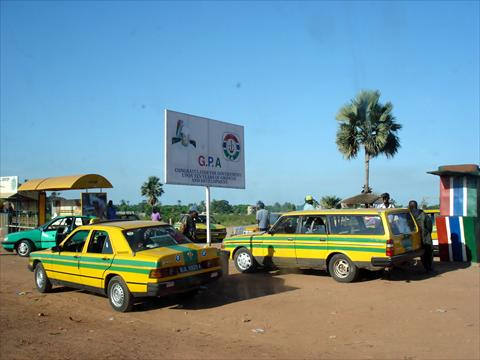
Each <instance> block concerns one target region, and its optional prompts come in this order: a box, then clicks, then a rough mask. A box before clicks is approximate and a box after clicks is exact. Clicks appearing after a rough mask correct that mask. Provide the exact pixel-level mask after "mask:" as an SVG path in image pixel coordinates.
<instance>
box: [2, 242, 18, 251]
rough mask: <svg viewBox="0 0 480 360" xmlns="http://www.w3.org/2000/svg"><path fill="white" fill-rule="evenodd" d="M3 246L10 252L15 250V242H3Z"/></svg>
mask: <svg viewBox="0 0 480 360" xmlns="http://www.w3.org/2000/svg"><path fill="white" fill-rule="evenodd" d="M2 247H3V249H4V250H5V251H8V252H13V250H15V244H13V243H2Z"/></svg>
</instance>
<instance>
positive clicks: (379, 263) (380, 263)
mask: <svg viewBox="0 0 480 360" xmlns="http://www.w3.org/2000/svg"><path fill="white" fill-rule="evenodd" d="M423 252H424V250H423V249H418V250H415V251H409V252H407V253H404V254H400V255H395V256H391V257H381V258H375V257H374V258H372V261H371V262H372V266H376V267H390V266H394V265H399V264H401V263H404V262H406V261H409V260H412V259H414V258H417V257H420V256H422V255H423Z"/></svg>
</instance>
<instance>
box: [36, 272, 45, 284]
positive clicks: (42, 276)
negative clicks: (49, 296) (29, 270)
mask: <svg viewBox="0 0 480 360" xmlns="http://www.w3.org/2000/svg"><path fill="white" fill-rule="evenodd" d="M44 284H45V274H44V273H43V271H42V270H39V271H37V286H38V287H39V288H42V287H43V285H44Z"/></svg>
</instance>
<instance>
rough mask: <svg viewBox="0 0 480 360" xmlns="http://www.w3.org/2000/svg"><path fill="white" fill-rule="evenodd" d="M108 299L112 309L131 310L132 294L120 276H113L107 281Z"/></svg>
mask: <svg viewBox="0 0 480 360" xmlns="http://www.w3.org/2000/svg"><path fill="white" fill-rule="evenodd" d="M108 300H109V301H110V305H111V306H112V307H113V309H114V310H116V311H120V312H127V311H130V310H132V307H133V295H132V294H131V293H130V290H128V287H127V285H126V284H125V282H124V281H123V280H122V278H121V277H120V276H115V277H113V278H112V280H110V282H109V283H108Z"/></svg>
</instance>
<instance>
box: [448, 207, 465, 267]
mask: <svg viewBox="0 0 480 360" xmlns="http://www.w3.org/2000/svg"><path fill="white" fill-rule="evenodd" d="M448 219H449V220H450V239H451V241H452V255H453V261H463V255H462V239H461V236H462V234H461V232H460V218H459V217H458V216H451V217H449V218H448Z"/></svg>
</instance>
